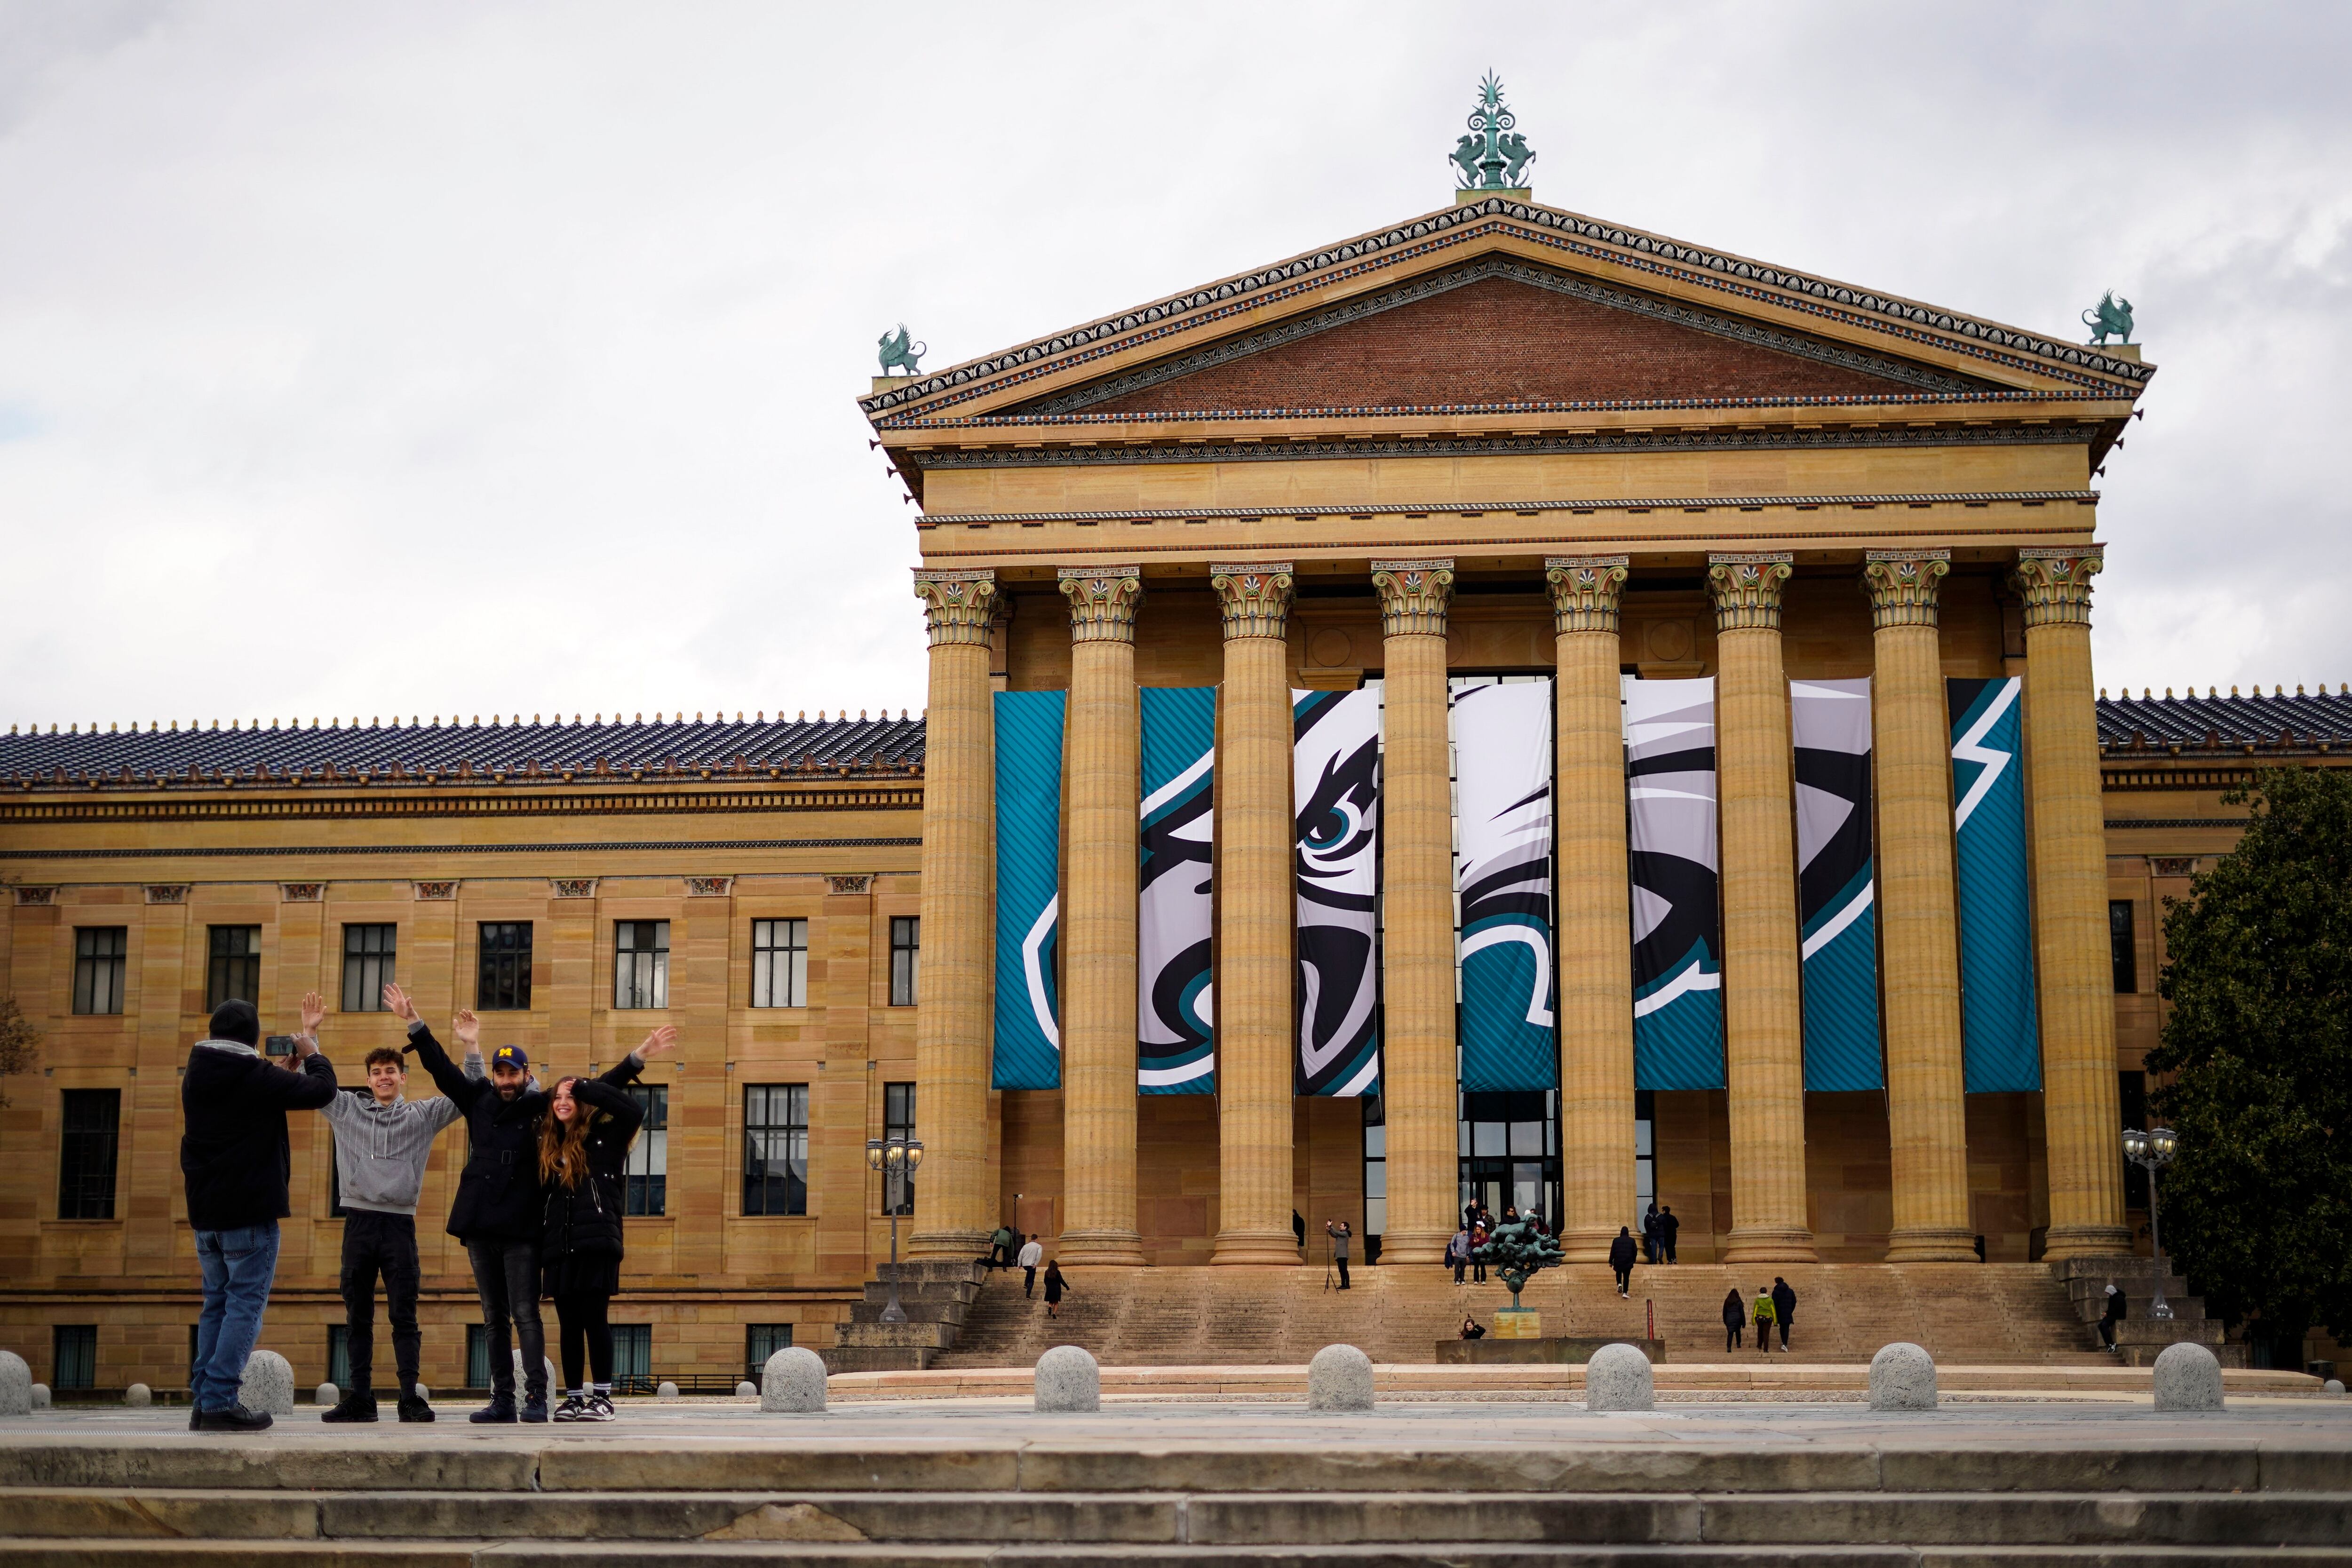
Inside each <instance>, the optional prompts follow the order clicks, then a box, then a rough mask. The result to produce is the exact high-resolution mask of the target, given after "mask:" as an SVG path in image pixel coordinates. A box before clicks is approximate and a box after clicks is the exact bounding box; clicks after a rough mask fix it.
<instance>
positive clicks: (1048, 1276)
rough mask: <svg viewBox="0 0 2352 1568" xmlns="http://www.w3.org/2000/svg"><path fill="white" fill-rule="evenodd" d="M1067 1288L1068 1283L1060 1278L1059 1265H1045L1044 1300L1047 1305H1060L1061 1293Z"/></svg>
mask: <svg viewBox="0 0 2352 1568" xmlns="http://www.w3.org/2000/svg"><path fill="white" fill-rule="evenodd" d="M1069 1288H1070V1286H1069V1281H1067V1280H1066V1279H1063V1278H1062V1266H1061V1265H1060V1264H1058V1263H1048V1264H1047V1265H1045V1300H1046V1302H1047V1303H1048V1304H1049V1305H1055V1306H1058V1305H1059V1304H1060V1303H1061V1300H1062V1292H1063V1291H1065V1290H1067V1289H1069Z"/></svg>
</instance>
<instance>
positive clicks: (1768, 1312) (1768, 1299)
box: [1756, 1285, 1772, 1355]
mask: <svg viewBox="0 0 2352 1568" xmlns="http://www.w3.org/2000/svg"><path fill="white" fill-rule="evenodd" d="M1756 1348H1757V1349H1758V1350H1759V1351H1762V1352H1764V1353H1765V1354H1766V1355H1770V1354H1771V1353H1772V1292H1771V1291H1769V1290H1767V1289H1764V1287H1763V1286H1761V1285H1759V1286H1758V1287H1756Z"/></svg>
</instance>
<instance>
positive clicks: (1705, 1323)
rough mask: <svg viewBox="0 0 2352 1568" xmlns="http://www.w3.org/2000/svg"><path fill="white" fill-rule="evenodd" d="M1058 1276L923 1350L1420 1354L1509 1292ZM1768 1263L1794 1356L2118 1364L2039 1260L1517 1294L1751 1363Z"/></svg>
mask: <svg viewBox="0 0 2352 1568" xmlns="http://www.w3.org/2000/svg"><path fill="white" fill-rule="evenodd" d="M1065 1272H1066V1275H1067V1277H1068V1279H1069V1294H1068V1295H1067V1296H1066V1298H1065V1299H1064V1300H1063V1301H1062V1304H1061V1312H1060V1316H1059V1317H1057V1318H1054V1319H1048V1318H1047V1317H1046V1316H1045V1301H1044V1300H1043V1298H1042V1296H1040V1297H1036V1298H1024V1296H1023V1294H1022V1291H1021V1276H1020V1274H1019V1273H1018V1272H1017V1271H1014V1272H1010V1273H988V1274H986V1275H985V1276H984V1279H983V1282H982V1284H981V1285H980V1287H979V1289H978V1291H977V1295H976V1299H975V1300H972V1301H971V1304H970V1305H969V1306H968V1307H966V1308H965V1309H964V1310H963V1316H962V1322H961V1333H960V1334H959V1335H958V1336H957V1338H956V1340H955V1342H954V1344H953V1346H952V1348H947V1349H942V1350H940V1351H939V1352H937V1353H936V1354H935V1355H934V1356H933V1357H932V1359H931V1360H930V1361H929V1363H928V1364H929V1365H932V1366H937V1367H941V1368H955V1367H978V1366H1027V1365H1030V1364H1032V1363H1034V1362H1035V1361H1036V1359H1037V1357H1038V1356H1039V1355H1040V1354H1041V1353H1043V1352H1045V1351H1046V1350H1047V1349H1049V1348H1051V1347H1052V1346H1055V1345H1057V1344H1072V1345H1082V1346H1084V1347H1085V1348H1086V1349H1087V1350H1089V1351H1091V1352H1094V1354H1095V1357H1096V1359H1097V1361H1100V1362H1101V1363H1104V1364H1105V1365H1110V1366H1170V1365H1183V1364H1194V1365H1226V1366H1235V1365H1244V1366H1245V1365H1286V1364H1297V1363H1303V1362H1306V1361H1307V1360H1308V1359H1309V1358H1311V1357H1312V1356H1313V1355H1314V1353H1315V1352H1317V1351H1318V1350H1320V1349H1321V1348H1322V1347H1323V1346H1325V1345H1328V1344H1338V1343H1344V1344H1351V1345H1355V1346H1357V1347H1358V1348H1360V1349H1361V1350H1362V1351H1364V1352H1366V1353H1367V1354H1369V1355H1370V1357H1371V1358H1372V1359H1373V1360H1374V1361H1376V1362H1430V1361H1433V1360H1435V1359H1436V1353H1435V1347H1436V1342H1437V1341H1439V1340H1441V1339H1451V1338H1453V1337H1454V1334H1455V1332H1456V1331H1457V1330H1458V1329H1459V1328H1460V1326H1461V1322H1462V1318H1463V1314H1464V1313H1465V1312H1467V1313H1469V1314H1471V1315H1473V1316H1475V1317H1476V1318H1477V1319H1478V1320H1479V1321H1481V1322H1486V1323H1489V1324H1490V1325H1491V1322H1492V1318H1493V1313H1494V1311H1495V1310H1496V1308H1498V1307H1503V1306H1507V1305H1509V1302H1510V1293H1509V1292H1508V1291H1507V1290H1506V1289H1504V1288H1503V1287H1502V1286H1501V1285H1500V1284H1499V1283H1495V1282H1493V1281H1492V1280H1491V1279H1490V1280H1489V1282H1488V1283H1486V1284H1484V1285H1478V1284H1464V1285H1456V1284H1454V1277H1453V1275H1452V1274H1451V1273H1450V1272H1448V1271H1447V1270H1444V1269H1442V1268H1436V1267H1434V1266H1424V1267H1415V1268H1358V1269H1356V1270H1355V1287H1354V1289H1350V1290H1345V1291H1342V1290H1339V1289H1334V1288H1332V1287H1336V1286H1337V1284H1338V1279H1337V1278H1336V1277H1332V1278H1330V1279H1328V1284H1327V1277H1326V1275H1325V1274H1324V1272H1323V1270H1322V1269H1320V1268H1076V1269H1067V1270H1065ZM1775 1275H1780V1276H1785V1277H1786V1278H1787V1279H1788V1281H1789V1284H1790V1287H1791V1288H1792V1289H1795V1290H1796V1292H1797V1312H1796V1317H1795V1320H1794V1321H1793V1323H1792V1325H1791V1331H1790V1341H1789V1343H1790V1352H1791V1359H1794V1360H1800V1361H1807V1362H1867V1361H1868V1360H1869V1359H1870V1358H1871V1357H1872V1356H1873V1355H1874V1354H1875V1353H1877V1352H1878V1350H1879V1348H1880V1347H1881V1346H1883V1345H1885V1344H1886V1343H1888V1342H1890V1341H1895V1340H1909V1341H1911V1342H1914V1343H1916V1344H1919V1345H1924V1346H1925V1347H1927V1351H1928V1352H1929V1353H1930V1354H1932V1355H1933V1356H1934V1357H1935V1358H1936V1360H1937V1362H1938V1363H1943V1364H1945V1365H1978V1366H1980V1365H1989V1364H2005V1365H2019V1364H2025V1365H2050V1364H2069V1363H2073V1364H2086V1365H2088V1364H2100V1363H2112V1358H2110V1357H2108V1356H2107V1355H2106V1354H2105V1352H2102V1351H2101V1350H2099V1349H2098V1343H2099V1341H2098V1335H2097V1333H2096V1332H2095V1330H2094V1329H2093V1328H2092V1327H2091V1325H2090V1323H2089V1322H2088V1321H2085V1320H2084V1318H2083V1316H2082V1315H2081V1313H2080V1311H2079V1310H2078V1309H2077V1307H2076V1304H2075V1302H2074V1300H2073V1299H2071V1298H2070V1296H2069V1290H2070V1289H2073V1288H2074V1287H2073V1286H2072V1284H2071V1283H2070V1282H2069V1281H2066V1280H2062V1279H2058V1278H2056V1277H2055V1276H2054V1274H2053V1270H2052V1269H2051V1268H2049V1267H2047V1266H2045V1265H2042V1264H2039V1263H1991V1264H1977V1263H1927V1264H1920V1263H1913V1264H1905V1265H1902V1266H1900V1267H1897V1266H1893V1265H1886V1264H1777V1265H1774V1266H1772V1267H1770V1268H1756V1267H1753V1266H1747V1267H1739V1266H1726V1265H1720V1264H1701V1263H1684V1264H1676V1265H1674V1266H1672V1267H1658V1268H1651V1267H1643V1268H1636V1269H1635V1270H1634V1271H1633V1295H1632V1297H1631V1299H1630V1300H1619V1298H1618V1295H1617V1290H1616V1285H1615V1281H1614V1279H1613V1277H1612V1275H1611V1274H1610V1272H1609V1270H1608V1269H1607V1268H1605V1267H1602V1266H1600V1265H1597V1264H1570V1265H1568V1266H1567V1267H1564V1268H1555V1269H1547V1270H1546V1271H1545V1272H1543V1273H1542V1274H1539V1275H1538V1276H1537V1277H1536V1279H1534V1280H1533V1281H1531V1282H1530V1283H1529V1285H1528V1289H1527V1293H1526V1295H1525V1297H1524V1298H1523V1304H1525V1305H1527V1306H1529V1307H1533V1308H1535V1309H1537V1310H1539V1311H1540V1312H1542V1313H1543V1329H1544V1332H1545V1333H1547V1334H1563V1335H1575V1336H1591V1337H1601V1338H1610V1337H1619V1336H1622V1337H1625V1338H1629V1339H1630V1338H1635V1337H1639V1336H1641V1335H1642V1334H1643V1332H1644V1331H1645V1329H1646V1327H1647V1326H1648V1323H1649V1312H1650V1310H1651V1309H1652V1308H1654V1310H1655V1313H1656V1331H1657V1337H1659V1338H1660V1339H1663V1340H1664V1341H1665V1343H1666V1354H1667V1359H1668V1360H1670V1361H1675V1362H1720V1361H1725V1360H1738V1359H1743V1358H1744V1359H1749V1360H1761V1359H1762V1355H1761V1352H1759V1350H1758V1349H1757V1346H1756V1342H1755V1335H1754V1331H1753V1330H1752V1329H1751V1330H1750V1331H1748V1334H1747V1335H1746V1336H1744V1342H1743V1344H1742V1346H1741V1348H1740V1349H1738V1350H1737V1351H1727V1350H1726V1349H1725V1348H1724V1334H1723V1321H1722V1313H1723V1299H1724V1294H1725V1292H1726V1291H1727V1290H1732V1289H1737V1290H1738V1292H1739V1294H1740V1299H1741V1301H1742V1303H1743V1305H1744V1306H1746V1307H1748V1308H1752V1305H1753V1303H1754V1301H1755V1298H1756V1290H1757V1287H1758V1286H1759V1285H1761V1286H1765V1287H1768V1288H1769V1286H1770V1285H1771V1283H1772V1280H1773V1278H1774V1276H1775ZM2103 1283H2104V1282H2103V1281H2102V1284H2103ZM2094 1289H2097V1287H2094ZM2126 1289H2133V1290H2134V1297H2135V1299H2134V1300H2133V1302H2132V1308H2133V1310H2134V1312H2135V1314H2137V1313H2139V1312H2141V1311H2143V1310H2145V1304H2146V1303H2145V1297H2146V1294H2147V1292H2146V1289H2145V1286H2144V1285H2141V1286H2138V1287H2137V1288H2135V1287H2132V1286H2126ZM2093 1315H2094V1316H2095V1315H2096V1314H2095V1313H2094V1314H2093ZM2200 1321H2201V1320H2200ZM1779 1344H1780V1342H1779V1340H1778V1338H1777V1337H1776V1338H1775V1339H1774V1341H1773V1346H1774V1348H1773V1350H1772V1352H1771V1353H1772V1354H1774V1355H1779V1354H1780V1349H1779Z"/></svg>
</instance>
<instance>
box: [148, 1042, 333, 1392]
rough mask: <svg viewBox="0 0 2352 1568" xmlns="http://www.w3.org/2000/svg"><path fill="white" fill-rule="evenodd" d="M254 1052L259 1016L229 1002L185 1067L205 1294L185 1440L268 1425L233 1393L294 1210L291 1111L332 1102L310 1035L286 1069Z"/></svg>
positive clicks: (183, 1137) (191, 1191)
mask: <svg viewBox="0 0 2352 1568" xmlns="http://www.w3.org/2000/svg"><path fill="white" fill-rule="evenodd" d="M260 1045H261V1015H260V1014H259V1013H258V1012H257V1011H256V1010H255V1008H254V1005H253V1004H252V1003H250V1002H242V1001H236V1000H234V999H232V1000H230V1001H227V1002H224V1003H222V1004H221V1005H219V1006H218V1007H216V1008H215V1009H214V1010H213V1016H212V1024H211V1027H209V1028H208V1029H206V1030H205V1037H204V1038H203V1039H201V1040H198V1041H197V1042H196V1043H195V1045H194V1047H192V1048H191V1049H190V1050H189V1052H188V1065H187V1066H186V1067H185V1068H183V1069H181V1077H180V1121H181V1134H180V1179H181V1182H182V1184H183V1185H184V1187H185V1189H186V1195H187V1201H188V1226H189V1228H190V1229H191V1230H193V1231H194V1233H195V1242H196V1267H197V1268H198V1269H199V1270H200V1271H201V1273H202V1275H203V1279H204V1293H205V1305H204V1310H203V1312H202V1313H201V1314H200V1315H199V1316H198V1317H197V1319H196V1353H195V1357H194V1361H193V1362H192V1363H190V1366H189V1369H188V1402H189V1403H190V1404H191V1405H194V1406H195V1408H194V1410H193V1411H191V1412H190V1413H189V1415H188V1430H189V1431H191V1432H260V1431H264V1430H267V1429H268V1426H269V1413H268V1411H266V1410H247V1408H246V1407H245V1405H244V1402H243V1401H241V1400H240V1399H238V1397H237V1394H238V1392H239V1391H240V1389H241V1388H242V1387H243V1385H244V1383H245V1363H246V1359H247V1357H248V1356H250V1355H251V1354H252V1353H253V1343H254V1342H255V1341H256V1340H257V1339H259V1338H260V1337H261V1318H262V1314H263V1313H264V1312H265V1311H267V1310H268V1307H269V1287H270V1286H271V1285H272V1284H273V1283H274V1282H275V1281H276V1280H277V1278H278V1221H279V1220H281V1219H284V1218H286V1217H287V1216H289V1215H291V1214H292V1213H293V1212H294V1210H293V1205H291V1204H290V1203H289V1201H288V1194H287V1184H288V1180H289V1176H290V1175H291V1173H292V1171H293V1166H294V1162H293V1150H292V1147H291V1145H290V1144H289V1142H287V1137H286V1113H287V1112H288V1111H289V1110H322V1109H324V1108H325V1107H326V1105H327V1103H328V1102H329V1101H331V1100H333V1099H334V1098H335V1069H334V1068H333V1066H332V1065H331V1063H329V1062H328V1060H327V1058H324V1057H322V1056H320V1054H319V1042H318V1040H317V1039H316V1038H314V1037H311V1036H310V1033H309V1032H308V1031H307V1030H306V1031H305V1032H304V1033H303V1034H300V1035H298V1036H296V1037H294V1061H293V1062H292V1063H291V1064H289V1066H287V1067H279V1066H278V1064H277V1063H275V1062H273V1061H271V1060H270V1059H269V1058H268V1057H266V1056H263V1055H262V1054H261V1050H260Z"/></svg>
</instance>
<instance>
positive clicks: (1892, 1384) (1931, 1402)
mask: <svg viewBox="0 0 2352 1568" xmlns="http://www.w3.org/2000/svg"><path fill="white" fill-rule="evenodd" d="M1870 1407H1871V1408H1872V1409H1873V1410H1933V1409H1934V1408H1936V1358H1935V1357H1933V1356H1931V1355H1929V1354H1928V1353H1927V1352H1926V1351H1925V1350H1923V1349H1921V1348H1920V1347H1919V1346H1917V1345H1915V1344H1912V1343H1911V1342H1908V1341H1906V1340H1898V1341H1896V1342H1895V1343H1893V1344H1891V1345H1888V1346H1886V1347H1885V1348H1884V1349H1882V1350H1881V1351H1880V1352H1878V1353H1877V1354H1876V1355H1874V1356H1872V1357H1871V1358H1870Z"/></svg>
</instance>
